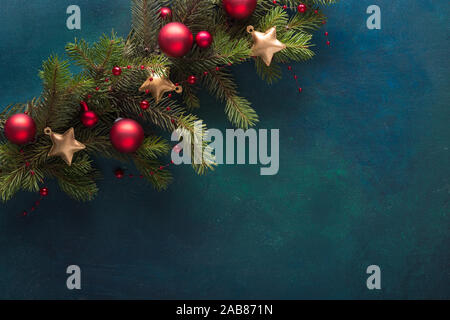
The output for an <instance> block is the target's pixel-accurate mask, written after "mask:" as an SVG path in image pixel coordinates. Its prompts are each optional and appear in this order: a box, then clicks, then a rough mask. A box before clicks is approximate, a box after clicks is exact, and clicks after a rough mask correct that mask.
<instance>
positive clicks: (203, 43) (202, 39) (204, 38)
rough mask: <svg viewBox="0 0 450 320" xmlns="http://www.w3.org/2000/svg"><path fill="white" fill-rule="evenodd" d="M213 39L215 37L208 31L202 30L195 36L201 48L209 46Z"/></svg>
mask: <svg viewBox="0 0 450 320" xmlns="http://www.w3.org/2000/svg"><path fill="white" fill-rule="evenodd" d="M212 41H213V37H212V35H211V34H210V33H209V32H208V31H200V32H199V33H197V35H196V36H195V42H196V43H197V45H198V46H199V47H200V48H208V47H209V46H210V45H211V43H212Z"/></svg>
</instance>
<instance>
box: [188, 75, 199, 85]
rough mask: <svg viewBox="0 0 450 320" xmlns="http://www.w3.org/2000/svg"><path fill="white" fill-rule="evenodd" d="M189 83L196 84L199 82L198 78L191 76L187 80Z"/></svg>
mask: <svg viewBox="0 0 450 320" xmlns="http://www.w3.org/2000/svg"><path fill="white" fill-rule="evenodd" d="M187 82H188V83H189V84H195V83H196V82H197V77H196V76H189V77H188V79H187Z"/></svg>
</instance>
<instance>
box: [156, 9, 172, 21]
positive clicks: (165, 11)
mask: <svg viewBox="0 0 450 320" xmlns="http://www.w3.org/2000/svg"><path fill="white" fill-rule="evenodd" d="M159 16H160V17H161V18H163V19H166V18H171V17H172V10H171V9H170V8H167V7H162V8H161V10H159Z"/></svg>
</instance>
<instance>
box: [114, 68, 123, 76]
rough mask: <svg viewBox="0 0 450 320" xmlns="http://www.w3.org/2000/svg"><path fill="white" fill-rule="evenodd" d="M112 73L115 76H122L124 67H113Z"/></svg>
mask: <svg viewBox="0 0 450 320" xmlns="http://www.w3.org/2000/svg"><path fill="white" fill-rule="evenodd" d="M112 74H113V75H115V76H120V75H121V74H122V68H121V67H114V68H113V69H112Z"/></svg>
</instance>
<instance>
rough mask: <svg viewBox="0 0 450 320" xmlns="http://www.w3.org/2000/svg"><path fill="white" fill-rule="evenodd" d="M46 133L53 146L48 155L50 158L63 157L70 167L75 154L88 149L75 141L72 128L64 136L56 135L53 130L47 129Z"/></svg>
mask: <svg viewBox="0 0 450 320" xmlns="http://www.w3.org/2000/svg"><path fill="white" fill-rule="evenodd" d="M44 133H45V134H46V135H48V136H50V139H52V142H53V145H52V148H51V149H50V152H49V153H48V156H49V157H61V158H62V159H63V160H64V162H65V163H67V164H68V165H69V166H70V165H71V164H72V159H73V155H74V154H75V152H78V151H80V150H83V149H85V148H86V146H85V145H84V144H82V143H81V142H79V141H77V140H75V131H74V130H73V128H70V129H69V130H67V131H66V132H64V133H63V134H59V133H54V132H52V129H50V128H45V129H44Z"/></svg>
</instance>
